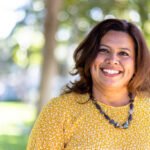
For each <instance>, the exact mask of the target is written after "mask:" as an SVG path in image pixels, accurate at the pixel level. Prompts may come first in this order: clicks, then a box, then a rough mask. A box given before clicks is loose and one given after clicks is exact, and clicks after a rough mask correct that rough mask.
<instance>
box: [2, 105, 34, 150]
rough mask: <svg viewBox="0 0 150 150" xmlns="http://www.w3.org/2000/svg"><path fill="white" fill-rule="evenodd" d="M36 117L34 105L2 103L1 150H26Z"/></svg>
mask: <svg viewBox="0 0 150 150" xmlns="http://www.w3.org/2000/svg"><path fill="white" fill-rule="evenodd" d="M35 116H36V109H35V107H34V106H32V105H29V104H25V103H20V102H0V150H25V149H26V144H27V140H28V135H29V133H30V129H31V127H32V124H33V122H34V120H35Z"/></svg>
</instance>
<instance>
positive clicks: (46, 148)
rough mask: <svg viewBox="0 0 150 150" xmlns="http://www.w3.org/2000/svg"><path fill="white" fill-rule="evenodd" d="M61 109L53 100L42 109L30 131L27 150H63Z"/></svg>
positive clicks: (62, 116)
mask: <svg viewBox="0 0 150 150" xmlns="http://www.w3.org/2000/svg"><path fill="white" fill-rule="evenodd" d="M62 109H63V108H62V106H60V105H59V103H57V101H55V99H54V100H53V101H52V102H50V103H49V104H47V105H46V106H45V107H44V108H43V110H42V112H41V113H40V115H39V117H38V119H37V121H36V122H35V125H34V127H33V129H32V131H31V134H30V137H29V141H28V145H27V150H62V149H64V134H63V123H64V119H65V117H64V113H63V110H62Z"/></svg>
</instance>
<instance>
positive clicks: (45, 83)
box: [38, 0, 63, 111]
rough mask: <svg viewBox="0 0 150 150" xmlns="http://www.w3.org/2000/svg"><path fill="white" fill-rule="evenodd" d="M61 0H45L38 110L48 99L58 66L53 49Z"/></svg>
mask: <svg viewBox="0 0 150 150" xmlns="http://www.w3.org/2000/svg"><path fill="white" fill-rule="evenodd" d="M62 1H63V0H46V1H45V7H46V15H45V24H44V29H45V31H44V36H45V46H44V51H43V64H42V69H41V83H40V100H39V103H38V105H39V111H40V109H41V107H42V106H43V105H44V104H45V103H46V102H47V101H48V100H49V99H50V97H51V93H52V89H53V85H54V83H53V79H54V77H55V76H56V74H57V70H58V66H57V62H56V60H55V58H54V49H55V46H56V41H55V33H56V31H57V27H58V20H57V17H58V13H59V11H60V8H61V5H62Z"/></svg>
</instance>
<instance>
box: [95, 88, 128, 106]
mask: <svg viewBox="0 0 150 150" xmlns="http://www.w3.org/2000/svg"><path fill="white" fill-rule="evenodd" d="M93 96H94V97H95V99H96V100H97V101H100V102H102V103H104V104H107V105H110V106H115V107H119V106H124V105H127V104H128V103H129V96H128V90H127V89H118V90H116V89H115V90H102V89H96V88H93Z"/></svg>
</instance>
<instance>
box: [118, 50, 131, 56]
mask: <svg viewBox="0 0 150 150" xmlns="http://www.w3.org/2000/svg"><path fill="white" fill-rule="evenodd" d="M119 54H120V55H121V56H129V54H128V53H127V52H124V51H121V52H120V53H119Z"/></svg>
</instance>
